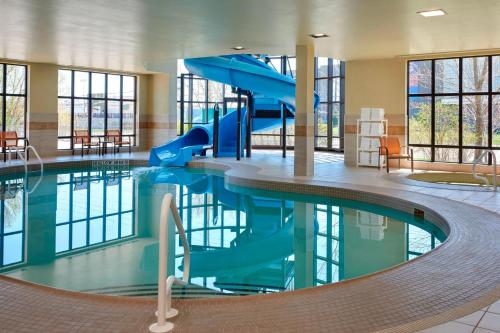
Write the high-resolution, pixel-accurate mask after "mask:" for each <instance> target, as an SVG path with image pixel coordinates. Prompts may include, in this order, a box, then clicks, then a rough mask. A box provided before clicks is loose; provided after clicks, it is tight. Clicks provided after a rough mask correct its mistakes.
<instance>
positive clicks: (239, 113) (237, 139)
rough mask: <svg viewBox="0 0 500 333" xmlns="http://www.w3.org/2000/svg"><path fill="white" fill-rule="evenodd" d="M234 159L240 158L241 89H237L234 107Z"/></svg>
mask: <svg viewBox="0 0 500 333" xmlns="http://www.w3.org/2000/svg"><path fill="white" fill-rule="evenodd" d="M236 112H237V115H236V117H237V118H236V119H237V120H236V160H237V161H239V160H240V159H241V90H240V89H238V106H237V109H236Z"/></svg>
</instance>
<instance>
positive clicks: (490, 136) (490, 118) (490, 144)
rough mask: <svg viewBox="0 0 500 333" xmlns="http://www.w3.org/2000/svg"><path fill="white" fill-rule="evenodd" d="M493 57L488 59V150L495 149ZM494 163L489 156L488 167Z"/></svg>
mask: <svg viewBox="0 0 500 333" xmlns="http://www.w3.org/2000/svg"><path fill="white" fill-rule="evenodd" d="M492 91H493V57H492V56H489V57H488V149H491V148H492V147H493V95H492ZM492 163H493V159H492V157H491V155H490V154H488V165H491V164H492Z"/></svg>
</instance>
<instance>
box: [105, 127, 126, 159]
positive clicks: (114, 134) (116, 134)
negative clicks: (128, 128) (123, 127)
mask: <svg viewBox="0 0 500 333" xmlns="http://www.w3.org/2000/svg"><path fill="white" fill-rule="evenodd" d="M106 140H107V141H111V142H113V154H115V153H116V152H117V151H118V152H120V148H121V147H123V146H128V153H129V154H130V153H131V151H132V142H131V141H130V137H129V139H128V140H124V139H123V136H122V132H121V131H120V130H107V131H106Z"/></svg>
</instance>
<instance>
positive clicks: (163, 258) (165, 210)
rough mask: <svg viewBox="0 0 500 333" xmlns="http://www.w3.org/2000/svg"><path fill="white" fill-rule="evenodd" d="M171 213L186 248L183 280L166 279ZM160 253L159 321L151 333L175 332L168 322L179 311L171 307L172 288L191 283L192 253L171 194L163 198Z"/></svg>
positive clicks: (152, 326)
mask: <svg viewBox="0 0 500 333" xmlns="http://www.w3.org/2000/svg"><path fill="white" fill-rule="evenodd" d="M169 211H171V212H172V216H173V217H174V222H175V226H176V227H177V230H179V236H180V238H181V241H182V246H183V247H184V272H183V277H182V280H181V279H178V278H176V277H175V276H174V275H171V276H169V277H168V278H165V276H166V274H167V254H168V247H167V240H168V217H169ZM159 233H160V235H159V242H160V244H159V250H158V251H159V252H158V310H157V311H156V317H157V321H156V323H154V324H151V325H150V326H149V330H150V331H151V332H154V333H157V332H169V331H171V330H173V328H174V324H173V323H170V322H168V321H167V318H172V317H175V316H176V315H177V314H178V313H179V311H177V310H176V309H174V308H172V307H171V303H172V286H173V285H174V284H179V285H186V284H188V282H189V270H190V262H191V259H190V258H191V253H190V250H189V244H188V242H187V237H186V232H185V231H184V227H183V226H182V220H181V217H180V216H179V211H178V209H177V206H176V205H175V201H174V199H173V197H172V194H171V193H167V194H165V196H163V201H162V203H161V213H160V231H159Z"/></svg>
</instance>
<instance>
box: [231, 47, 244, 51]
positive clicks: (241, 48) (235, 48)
mask: <svg viewBox="0 0 500 333" xmlns="http://www.w3.org/2000/svg"><path fill="white" fill-rule="evenodd" d="M232 49H233V50H236V51H241V50H244V49H245V47H243V46H235V47H233V48H232Z"/></svg>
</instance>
